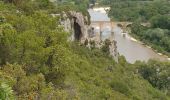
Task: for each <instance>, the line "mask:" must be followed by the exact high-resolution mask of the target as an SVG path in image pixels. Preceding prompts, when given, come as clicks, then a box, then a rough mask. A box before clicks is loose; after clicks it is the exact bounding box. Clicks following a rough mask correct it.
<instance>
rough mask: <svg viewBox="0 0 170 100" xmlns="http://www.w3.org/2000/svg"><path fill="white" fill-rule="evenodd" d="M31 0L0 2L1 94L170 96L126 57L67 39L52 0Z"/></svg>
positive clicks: (51, 98) (94, 98) (62, 98)
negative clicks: (54, 15) (21, 4)
mask: <svg viewBox="0 0 170 100" xmlns="http://www.w3.org/2000/svg"><path fill="white" fill-rule="evenodd" d="M28 2H29V3H28V6H22V7H21V6H18V5H13V4H10V3H3V2H0V5H2V6H0V15H1V16H3V17H0V20H1V22H0V67H1V69H0V83H1V81H2V82H4V84H6V85H5V88H4V86H3V85H2V86H0V95H3V96H4V94H5V95H6V97H5V98H10V99H11V97H14V99H15V98H16V99H19V100H34V99H35V100H36V99H38V100H47V99H48V100H56V99H57V100H68V99H73V100H74V99H85V100H86V99H87V100H89V99H91V100H100V99H101V100H102V99H112V100H119V99H121V100H128V99H134V98H135V99H139V100H144V99H147V100H154V99H163V100H168V99H169V98H168V97H167V96H166V95H164V94H163V93H162V92H161V91H159V90H158V89H156V88H153V87H152V86H151V85H150V83H149V82H147V81H146V80H145V79H143V78H141V75H140V74H134V70H135V68H133V66H136V65H131V64H129V63H127V62H126V60H125V59H124V58H123V57H119V63H115V61H114V60H113V59H112V58H111V57H109V56H108V55H107V54H106V52H103V51H102V49H101V50H100V49H96V48H95V45H94V48H93V49H89V48H87V47H85V46H84V45H80V44H79V43H76V42H70V41H68V36H69V33H66V32H65V31H64V29H63V27H62V26H61V25H60V24H59V18H58V17H52V16H51V15H50V14H49V12H48V11H51V10H54V11H55V10H56V9H55V7H54V6H52V5H50V3H49V2H47V1H46V0H45V1H44V2H40V1H39V0H35V1H29V0H28ZM70 2H71V1H70ZM77 2H78V1H77ZM23 5H27V3H24V4H23ZM76 5H78V4H76ZM23 7H24V8H23ZM30 8H31V9H30ZM60 12H62V8H61V11H60ZM108 43H109V42H106V44H108ZM106 49H108V48H106ZM1 87H3V89H2V88H1ZM9 87H11V88H9ZM11 89H12V90H13V92H11V91H12V90H11ZM6 90H8V91H6Z"/></svg>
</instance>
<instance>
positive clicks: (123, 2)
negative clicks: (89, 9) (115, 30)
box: [101, 0, 170, 22]
mask: <svg viewBox="0 0 170 100" xmlns="http://www.w3.org/2000/svg"><path fill="white" fill-rule="evenodd" d="M101 1H102V4H106V5H109V6H110V7H111V10H110V12H109V16H110V17H111V18H112V19H113V20H119V21H132V22H133V21H134V20H137V19H138V20H140V21H142V22H147V21H148V20H150V19H151V18H152V17H154V16H156V15H169V13H170V2H169V0H101Z"/></svg>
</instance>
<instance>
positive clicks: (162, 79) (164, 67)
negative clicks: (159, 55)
mask: <svg viewBox="0 0 170 100" xmlns="http://www.w3.org/2000/svg"><path fill="white" fill-rule="evenodd" d="M169 66H170V63H163V62H157V61H153V60H150V61H149V62H148V63H145V64H144V63H141V64H139V69H138V70H139V73H140V74H141V75H142V76H143V78H144V79H146V80H148V81H149V82H150V83H151V84H152V85H153V86H154V87H156V88H158V89H160V90H162V91H164V92H165V93H166V94H167V95H170V91H169V90H170V79H169V76H170V68H169Z"/></svg>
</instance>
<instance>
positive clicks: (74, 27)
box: [61, 11, 89, 42]
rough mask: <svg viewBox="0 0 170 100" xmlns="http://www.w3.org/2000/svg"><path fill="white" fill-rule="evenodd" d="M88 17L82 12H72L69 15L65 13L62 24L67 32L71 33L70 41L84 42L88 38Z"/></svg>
mask: <svg viewBox="0 0 170 100" xmlns="http://www.w3.org/2000/svg"><path fill="white" fill-rule="evenodd" d="M87 22H88V17H87V16H84V15H83V14H82V13H80V12H76V11H70V12H68V13H67V14H66V13H64V12H63V14H62V19H61V24H62V25H63V27H64V29H65V31H67V32H71V33H72V34H71V36H70V38H69V39H70V40H71V41H74V40H77V41H80V42H84V41H85V40H86V39H87V38H88V36H89V35H88V33H89V25H88V24H87Z"/></svg>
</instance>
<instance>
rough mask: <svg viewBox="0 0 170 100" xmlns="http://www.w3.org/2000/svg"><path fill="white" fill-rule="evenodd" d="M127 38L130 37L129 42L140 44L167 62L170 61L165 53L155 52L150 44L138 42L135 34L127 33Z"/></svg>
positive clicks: (138, 39) (169, 57)
mask: <svg viewBox="0 0 170 100" xmlns="http://www.w3.org/2000/svg"><path fill="white" fill-rule="evenodd" d="M127 34H128V36H129V37H130V39H131V41H134V42H137V43H140V44H141V45H143V46H145V47H147V48H149V49H151V50H153V51H154V52H155V53H157V54H158V55H160V56H162V57H166V58H167V60H168V61H170V56H168V55H167V54H166V53H163V52H160V51H158V50H156V49H155V48H154V47H153V46H151V45H152V44H149V43H146V42H145V41H142V40H140V38H139V37H138V36H137V35H135V34H132V33H131V34H129V33H127Z"/></svg>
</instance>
